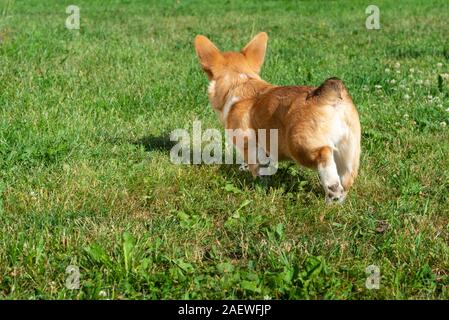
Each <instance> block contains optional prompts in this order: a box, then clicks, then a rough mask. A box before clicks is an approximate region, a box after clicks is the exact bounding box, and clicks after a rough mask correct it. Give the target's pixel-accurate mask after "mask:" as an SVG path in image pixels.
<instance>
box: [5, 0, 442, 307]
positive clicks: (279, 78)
mask: <svg viewBox="0 0 449 320" xmlns="http://www.w3.org/2000/svg"><path fill="white" fill-rule="evenodd" d="M72 3H73V4H76V5H78V6H79V7H80V9H81V30H80V32H79V33H78V32H76V31H70V30H67V29H66V28H65V25H64V23H65V19H66V17H67V16H68V15H67V14H66V13H65V8H66V6H67V5H69V4H72ZM370 4H373V3H372V2H370V1H345V2H338V1H323V2H319V1H304V2H293V1H257V2H256V1H254V2H247V1H245V2H244V1H236V0H228V1H210V0H207V1H206V0H205V1H143V0H140V1H132V0H122V1H119V0H114V1H100V0H95V1H94V0H76V1H69V2H67V1H56V0H53V1H38V0H26V1H25V0H20V1H19V0H16V1H11V0H0V194H1V197H0V298H1V299H23V298H31V299H59V298H65V299H104V298H111V299H158V298H162V299H178V298H186V299H199V298H212V299H216V298H224V299H230V298H243V299H246V298H267V299H268V298H271V299H307V298H311V299H322V298H324V299H384V298H389V299H428V298H438V299H448V298H449V271H448V270H449V245H448V243H449V201H448V196H449V157H448V153H449V112H448V110H446V109H448V108H449V103H448V98H449V79H448V77H447V73H448V72H449V61H448V59H449V43H448V39H449V29H448V25H447V22H448V21H449V6H448V2H447V1H446V0H432V1H427V0H414V1H401V2H398V1H380V0H379V1H376V3H375V4H376V5H378V6H379V8H380V17H381V30H367V29H366V28H365V19H366V17H367V15H366V14H365V8H366V7H367V6H368V5H370ZM259 31H266V32H268V34H269V36H270V40H269V45H268V52H267V59H266V62H265V66H264V68H263V71H262V77H263V78H264V79H266V80H268V81H270V82H272V83H276V84H281V85H287V84H309V85H310V84H312V85H319V84H320V83H321V82H322V81H323V80H324V79H326V78H327V77H330V76H338V77H340V78H342V79H343V80H344V81H345V83H346V85H347V87H348V88H349V90H350V92H351V94H352V96H353V98H354V101H355V103H356V105H357V107H358V110H359V113H360V116H361V123H362V131H363V136H362V149H363V151H362V158H361V171H360V176H359V178H358V180H357V181H356V184H355V186H354V188H353V189H352V191H351V192H350V194H349V196H348V198H347V200H346V202H345V203H344V204H343V205H341V206H340V205H336V206H326V205H325V204H324V195H323V192H322V191H321V188H320V186H319V182H318V179H317V176H316V173H314V172H311V171H308V170H306V169H303V168H298V167H296V165H294V164H290V163H284V164H282V166H281V168H280V170H279V171H278V173H277V174H276V176H275V177H274V178H273V181H272V184H271V186H270V187H269V188H264V186H263V185H260V184H259V183H258V182H254V181H253V180H252V178H251V177H250V175H249V173H246V172H245V173H244V172H239V171H238V166H237V165H222V166H220V165H195V166H194V165H192V166H188V165H182V166H180V165H174V164H172V163H171V162H170V158H169V149H170V141H169V140H168V138H167V137H168V135H169V133H170V132H171V131H172V130H173V129H175V128H187V129H189V128H191V126H192V122H193V121H194V120H201V121H202V125H203V128H207V127H209V128H221V125H220V124H219V121H218V119H217V118H216V115H215V113H214V112H213V111H212V109H211V107H210V106H208V102H207V97H206V87H207V80H206V77H205V76H204V74H203V73H202V72H201V70H200V68H199V64H198V61H197V58H196V55H195V52H194V49H193V45H192V42H193V38H194V36H195V35H197V34H200V33H201V34H205V35H207V36H209V37H210V38H211V39H212V40H213V41H214V42H216V43H217V45H219V46H220V47H221V48H223V49H226V50H237V49H240V48H241V47H242V46H243V45H244V44H245V43H246V42H247V41H248V40H249V39H250V38H251V36H253V35H255V34H256V33H257V32H259ZM388 69H389V70H390V71H389V72H388ZM393 80H394V81H393ZM379 86H381V87H379ZM407 98H408V99H407ZM443 122H444V123H446V124H447V125H446V126H444V125H443V124H442V123H443ZM382 221H384V222H382ZM383 223H384V224H385V223H386V224H387V226H388V228H387V229H386V230H383V229H384V228H379V226H380V225H381V224H383ZM371 264H374V265H377V266H378V267H379V268H380V272H381V280H380V288H379V289H378V290H368V289H367V288H366V287H365V280H366V277H367V275H366V274H365V269H366V267H368V266H369V265H371ZM69 265H76V266H78V267H79V268H80V273H81V278H80V288H79V290H69V289H67V288H66V287H65V283H66V278H67V276H68V274H66V273H65V270H66V268H67V266H69Z"/></svg>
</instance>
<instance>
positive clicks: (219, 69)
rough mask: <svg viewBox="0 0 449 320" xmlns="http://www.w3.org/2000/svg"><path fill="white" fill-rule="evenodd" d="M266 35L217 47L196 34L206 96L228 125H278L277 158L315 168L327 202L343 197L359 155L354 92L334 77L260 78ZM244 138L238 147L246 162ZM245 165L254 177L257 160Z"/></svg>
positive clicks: (230, 126)
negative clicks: (298, 82) (315, 81)
mask: <svg viewBox="0 0 449 320" xmlns="http://www.w3.org/2000/svg"><path fill="white" fill-rule="evenodd" d="M267 41H268V35H267V34H266V33H265V32H261V33H259V34H257V35H256V36H255V37H254V38H253V39H252V40H251V41H250V42H249V43H248V44H247V45H246V46H245V47H244V48H243V49H242V50H241V51H240V52H221V51H220V50H219V49H218V48H217V47H216V46H215V45H214V44H213V43H212V42H211V41H210V40H209V39H208V38H206V37H205V36H203V35H198V36H197V37H196V38H195V50H196V53H197V55H198V58H199V61H200V63H201V66H202V69H203V70H204V72H205V73H206V75H207V77H208V79H209V88H208V96H209V101H210V103H211V105H212V107H213V109H214V110H215V111H216V112H217V113H218V115H219V117H220V120H221V122H222V123H223V125H224V127H225V128H226V129H241V130H243V131H245V130H248V129H252V130H254V131H255V132H257V131H258V129H277V130H278V150H277V152H278V158H279V160H293V161H295V162H296V163H298V164H300V165H303V166H305V167H308V168H312V169H316V170H317V171H318V174H319V178H320V181H321V184H322V186H323V188H324V192H325V200H326V202H327V203H333V202H342V201H343V200H344V199H345V197H346V195H347V192H348V190H349V188H350V187H351V186H352V184H353V183H354V179H355V178H356V176H357V171H358V168H359V159H360V135H361V133H360V131H361V129H360V121H359V116H358V113H357V110H356V108H355V106H354V103H353V102H352V98H351V96H350V95H349V92H348V90H347V89H346V87H345V85H344V84H343V82H342V81H341V80H339V79H338V78H330V79H327V80H326V81H324V82H323V84H321V85H320V86H319V87H313V86H276V85H272V84H270V83H268V82H266V81H264V80H262V79H261V78H260V76H259V73H260V69H261V67H262V64H263V62H264V58H265V51H266V48H267ZM248 139H250V138H249V136H248V137H246V140H245V144H244V146H243V148H242V147H240V149H241V150H237V151H238V152H239V153H240V154H241V155H242V156H243V158H244V159H245V162H246V160H247V157H248V156H247V154H246V153H247V151H248V150H247V143H248ZM253 139H254V138H253ZM255 139H256V141H257V137H255ZM256 143H259V141H257V142H256ZM266 145H267V144H265V146H266ZM266 152H267V154H269V153H270V150H266ZM247 163H248V162H247ZM248 167H249V170H250V171H251V173H252V175H253V176H254V177H256V176H258V175H259V170H260V166H259V164H258V163H253V164H248Z"/></svg>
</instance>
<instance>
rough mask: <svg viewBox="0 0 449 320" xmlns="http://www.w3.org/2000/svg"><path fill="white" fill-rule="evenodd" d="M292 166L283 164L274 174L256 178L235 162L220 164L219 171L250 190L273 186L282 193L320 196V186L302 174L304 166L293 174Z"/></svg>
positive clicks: (236, 183) (233, 182) (228, 178)
mask: <svg viewBox="0 0 449 320" xmlns="http://www.w3.org/2000/svg"><path fill="white" fill-rule="evenodd" d="M293 166H296V164H294V163H288V164H284V165H282V166H280V167H279V168H278V170H277V172H276V173H275V174H274V175H272V176H265V177H263V178H256V179H254V178H253V176H252V175H251V173H250V172H249V171H241V170H240V169H239V166H238V165H236V164H234V165H226V164H222V165H221V166H220V169H219V172H220V174H221V175H223V176H224V177H225V178H226V180H227V181H229V182H231V183H232V184H234V185H236V186H247V187H249V189H251V190H255V189H256V188H258V187H259V188H260V187H261V188H263V189H265V190H266V191H268V190H269V188H273V189H277V190H279V189H282V190H283V192H282V193H283V194H287V193H289V192H291V193H297V192H305V193H314V194H315V195H317V196H321V195H322V193H323V191H322V190H321V186H320V185H319V184H316V183H315V181H311V179H310V177H308V176H307V175H305V174H304V170H305V169H304V168H300V169H299V172H298V171H296V170H295V174H292V170H291V169H290V168H291V167H293Z"/></svg>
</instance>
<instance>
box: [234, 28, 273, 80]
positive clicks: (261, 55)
mask: <svg viewBox="0 0 449 320" xmlns="http://www.w3.org/2000/svg"><path fill="white" fill-rule="evenodd" d="M267 42H268V35H267V34H266V33H265V32H261V33H259V34H257V35H256V36H255V37H254V38H253V39H252V40H251V41H250V42H248V44H247V45H246V46H245V48H243V49H242V51H241V52H242V53H243V55H244V56H245V57H246V59H247V60H248V63H249V65H250V67H251V69H253V70H254V72H256V73H259V72H260V68H262V65H263V61H264V59H265V52H266V51H267Z"/></svg>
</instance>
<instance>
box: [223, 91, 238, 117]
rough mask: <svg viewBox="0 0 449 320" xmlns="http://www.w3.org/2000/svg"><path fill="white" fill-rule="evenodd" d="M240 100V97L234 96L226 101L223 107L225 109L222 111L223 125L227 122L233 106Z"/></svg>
mask: <svg viewBox="0 0 449 320" xmlns="http://www.w3.org/2000/svg"><path fill="white" fill-rule="evenodd" d="M239 100H240V98H239V97H235V96H232V97H230V98H228V99H227V100H226V103H225V105H224V106H223V109H222V110H221V120H222V121H223V123H225V122H226V119H227V118H228V114H229V111H230V110H231V108H232V106H233V105H234V104H235V103H237V102H238V101H239Z"/></svg>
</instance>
